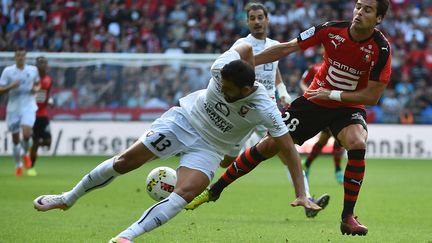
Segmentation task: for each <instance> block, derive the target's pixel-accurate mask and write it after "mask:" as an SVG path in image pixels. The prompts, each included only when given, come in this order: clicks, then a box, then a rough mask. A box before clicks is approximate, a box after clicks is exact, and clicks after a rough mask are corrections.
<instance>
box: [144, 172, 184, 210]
mask: <svg viewBox="0 0 432 243" xmlns="http://www.w3.org/2000/svg"><path fill="white" fill-rule="evenodd" d="M176 182H177V172H176V171H175V170H173V169H171V168H170V167H166V166H161V167H157V168H155V169H153V170H152V171H150V173H149V174H148V176H147V181H146V185H147V187H146V188H147V193H148V194H149V196H150V197H151V198H153V199H154V200H156V201H160V200H162V199H165V198H167V197H168V196H169V195H170V194H171V192H173V191H174V187H175V184H176Z"/></svg>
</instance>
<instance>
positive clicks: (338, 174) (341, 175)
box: [335, 170, 344, 184]
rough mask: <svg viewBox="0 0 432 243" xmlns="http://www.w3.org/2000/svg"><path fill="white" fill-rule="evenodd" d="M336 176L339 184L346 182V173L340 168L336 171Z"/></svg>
mask: <svg viewBox="0 0 432 243" xmlns="http://www.w3.org/2000/svg"><path fill="white" fill-rule="evenodd" d="M335 176H336V181H337V182H338V183H339V184H343V183H344V173H343V172H342V171H341V170H338V171H336V172H335Z"/></svg>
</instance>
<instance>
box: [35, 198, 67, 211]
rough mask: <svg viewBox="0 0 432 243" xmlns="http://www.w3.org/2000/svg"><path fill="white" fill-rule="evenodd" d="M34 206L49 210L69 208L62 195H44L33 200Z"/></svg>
mask: <svg viewBox="0 0 432 243" xmlns="http://www.w3.org/2000/svg"><path fill="white" fill-rule="evenodd" d="M33 205H34V208H35V209H36V210H38V211H43V212H45V211H48V210H51V209H55V208H58V209H61V210H68V209H69V206H68V205H66V203H65V201H64V199H63V196H62V195H42V196H39V197H37V198H36V199H35V200H34V201H33Z"/></svg>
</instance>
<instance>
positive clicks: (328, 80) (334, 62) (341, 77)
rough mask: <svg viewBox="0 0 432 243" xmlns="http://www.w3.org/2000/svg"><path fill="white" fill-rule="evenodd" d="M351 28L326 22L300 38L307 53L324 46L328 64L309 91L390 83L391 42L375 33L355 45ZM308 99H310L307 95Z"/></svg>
mask: <svg viewBox="0 0 432 243" xmlns="http://www.w3.org/2000/svg"><path fill="white" fill-rule="evenodd" d="M350 26H351V23H350V22H326V23H324V24H321V25H318V26H314V27H312V28H309V29H308V30H306V31H304V32H302V33H300V35H299V36H298V38H297V41H298V44H299V46H300V48H301V49H303V50H305V49H307V48H309V47H311V46H315V45H319V44H322V45H323V46H324V63H323V65H322V67H321V68H320V70H319V71H318V73H317V74H316V75H315V78H314V80H313V82H312V84H311V85H310V86H309V89H317V88H319V87H323V88H326V89H330V90H343V91H355V90H360V89H363V88H365V87H367V85H368V82H369V80H371V81H376V82H381V83H384V84H387V83H388V82H389V81H390V74H391V56H392V55H391V49H390V44H389V42H388V41H387V39H386V38H385V37H384V35H383V34H382V33H381V32H380V31H379V30H377V29H375V31H374V33H373V35H372V36H371V37H370V38H369V39H366V40H364V41H362V42H356V41H353V40H352V38H351V36H350V34H349V28H350ZM304 96H305V97H306V98H307V97H308V95H307V94H304ZM312 102H314V103H316V104H319V105H322V106H325V107H330V108H335V107H358V108H364V106H363V105H356V104H350V103H346V102H338V101H334V100H318V99H316V100H312Z"/></svg>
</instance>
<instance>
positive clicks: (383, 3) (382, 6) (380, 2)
mask: <svg viewBox="0 0 432 243" xmlns="http://www.w3.org/2000/svg"><path fill="white" fill-rule="evenodd" d="M376 1H377V16H381V17H382V18H384V16H385V15H386V13H387V10H388V8H389V4H390V3H389V0H376Z"/></svg>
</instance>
